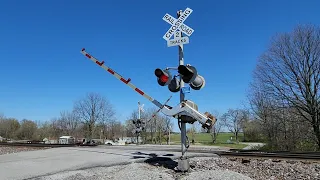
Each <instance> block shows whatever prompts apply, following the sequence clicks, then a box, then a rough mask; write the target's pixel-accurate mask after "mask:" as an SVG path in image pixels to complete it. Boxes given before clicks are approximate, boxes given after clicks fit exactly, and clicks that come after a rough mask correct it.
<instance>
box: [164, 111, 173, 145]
mask: <svg viewBox="0 0 320 180" xmlns="http://www.w3.org/2000/svg"><path fill="white" fill-rule="evenodd" d="M163 124H164V132H165V136H164V139H165V141H166V142H167V144H169V136H170V133H169V131H171V130H172V129H171V128H172V127H173V123H172V121H171V118H170V117H168V116H164V117H163Z"/></svg>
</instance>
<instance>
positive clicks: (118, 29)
mask: <svg viewBox="0 0 320 180" xmlns="http://www.w3.org/2000/svg"><path fill="white" fill-rule="evenodd" d="M186 7H189V8H191V9H193V13H192V14H191V15H190V16H189V18H188V19H187V20H186V21H185V24H186V25H188V26H189V27H191V28H193V29H194V30H195V31H194V33H193V34H192V36H191V37H190V43H189V44H187V45H185V47H184V49H185V63H188V64H192V65H194V66H195V67H196V68H197V70H198V72H199V74H200V75H202V76H203V77H204V78H205V79H206V86H205V87H204V88H203V89H202V90H200V91H192V92H191V93H190V94H187V98H188V99H190V100H193V101H194V102H196V103H197V104H198V106H199V110H200V111H202V112H205V111H210V110H217V111H219V112H220V113H221V114H222V113H223V112H225V111H226V110H227V109H228V108H237V107H241V106H242V105H243V104H244V103H245V101H246V91H247V90H248V85H249V82H250V81H251V75H252V71H253V69H254V67H255V65H256V60H257V57H258V56H259V55H260V54H261V53H262V52H263V51H264V50H265V49H266V48H267V46H268V43H269V40H270V38H271V37H272V36H273V35H275V34H276V33H278V32H287V31H291V30H292V29H293V28H294V27H295V26H296V25H297V24H298V23H312V24H316V25H319V24H320V18H319V17H320V11H319V7H320V2H319V1H316V0H313V1H307V2H305V1H289V0H286V1H281V2H280V1H279V2H278V1H275V0H270V1H254V0H243V1H224V2H222V1H214V0H200V1H191V0H189V1H146V0H144V1H142V0H137V1H129V0H126V1H124V0H117V1H115V0H113V1H111V0H109V1H102V0H100V1H91V2H89V1H83V0H77V1H75V0H68V1H62V0H57V1H40V0H30V1H21V0H20V1H17V0H10V1H9V0H8V1H2V2H1V5H0V17H1V19H0V22H1V28H0V37H1V41H0V42H1V43H0V45H1V48H0V54H1V60H0V67H1V69H0V82H1V85H0V112H2V113H4V114H5V115H6V116H9V117H16V118H18V119H22V118H27V119H32V120H39V121H44V120H49V119H51V118H53V117H56V116H58V115H59V112H60V111H61V110H71V109H72V106H73V102H74V101H75V100H77V99H79V98H82V97H84V95H85V94H86V93H87V92H98V93H101V94H102V95H104V96H106V97H107V98H108V99H109V101H110V102H111V103H112V104H113V105H114V107H115V109H116V111H117V117H118V119H119V120H120V121H124V120H125V119H126V117H128V116H129V114H130V113H131V112H132V111H133V110H134V109H136V108H137V102H138V101H141V102H142V103H144V104H145V107H153V106H154V105H153V104H151V103H150V102H148V101H147V100H146V99H144V98H143V97H142V96H140V95H139V94H137V93H136V92H134V91H132V89H130V88H129V87H128V86H126V85H124V84H123V83H121V82H120V81H118V80H117V79H116V78H114V77H113V76H111V75H110V74H109V73H107V72H105V71H104V70H103V69H101V68H99V67H98V66H97V65H95V64H94V63H92V62H91V61H89V60H88V59H87V58H85V57H84V56H83V55H82V54H81V53H80V50H81V49H82V48H86V50H87V51H88V52H89V53H91V54H92V55H93V56H95V57H96V58H98V59H99V60H104V61H105V62H106V65H108V66H110V67H111V68H112V69H114V70H115V71H117V72H118V73H120V74H121V75H123V76H124V77H125V78H131V79H132V81H131V82H132V83H133V84H135V85H136V86H137V87H139V88H141V89H142V90H144V91H145V92H146V93H148V94H150V95H151V96H152V97H154V98H156V99H158V100H159V101H161V102H163V101H165V100H166V99H167V98H168V97H169V96H170V95H171V94H172V95H173V99H172V100H171V102H170V105H172V106H174V105H176V104H177V103H178V99H179V93H174V94H173V93H171V92H170V91H169V90H168V89H167V87H161V86H159V85H158V84H157V82H156V78H155V76H154V70H155V69H156V68H165V67H167V66H176V65H177V64H178V54H177V52H178V50H177V47H167V45H166V41H165V40H164V39H163V38H162V36H163V35H164V33H165V32H166V31H167V30H168V29H169V28H170V25H169V24H168V23H166V22H165V21H163V20H162V17H163V16H164V15H165V13H168V14H171V15H172V16H174V17H175V16H176V11H177V10H179V9H182V10H184V9H185V8H186ZM175 126H176V123H175Z"/></svg>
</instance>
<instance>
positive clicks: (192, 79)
mask: <svg viewBox="0 0 320 180" xmlns="http://www.w3.org/2000/svg"><path fill="white" fill-rule="evenodd" d="M178 72H179V74H180V76H181V78H182V80H183V82H185V83H189V85H190V87H191V88H192V89H194V90H200V89H201V88H203V87H204V85H205V79H204V77H202V76H200V75H198V72H197V69H196V68H195V67H193V66H191V65H186V66H185V65H179V67H178Z"/></svg>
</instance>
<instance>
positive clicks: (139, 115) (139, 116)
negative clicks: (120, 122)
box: [137, 101, 141, 145]
mask: <svg viewBox="0 0 320 180" xmlns="http://www.w3.org/2000/svg"><path fill="white" fill-rule="evenodd" d="M140 110H141V108H140V101H138V120H140V118H141V112H140ZM140 121H141V120H140ZM137 145H139V133H138V134H137Z"/></svg>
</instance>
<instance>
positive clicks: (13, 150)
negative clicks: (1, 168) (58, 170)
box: [0, 146, 47, 155]
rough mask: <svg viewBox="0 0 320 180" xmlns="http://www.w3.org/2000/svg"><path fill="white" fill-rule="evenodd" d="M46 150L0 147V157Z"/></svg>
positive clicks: (40, 148)
mask: <svg viewBox="0 0 320 180" xmlns="http://www.w3.org/2000/svg"><path fill="white" fill-rule="evenodd" d="M42 149H47V148H42V147H18V146H0V155H3V154H12V153H18V152H23V151H37V150H42Z"/></svg>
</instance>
